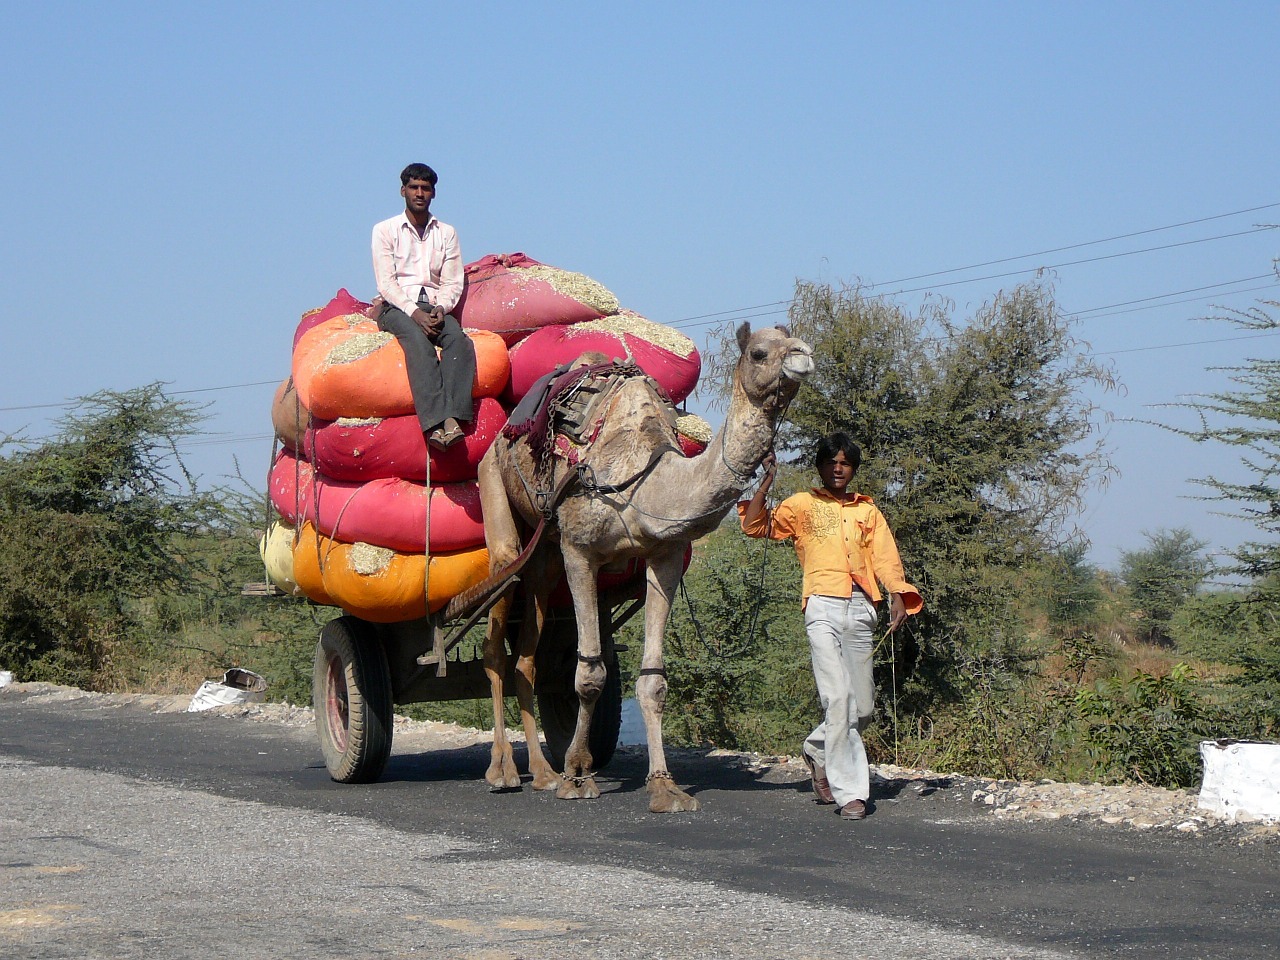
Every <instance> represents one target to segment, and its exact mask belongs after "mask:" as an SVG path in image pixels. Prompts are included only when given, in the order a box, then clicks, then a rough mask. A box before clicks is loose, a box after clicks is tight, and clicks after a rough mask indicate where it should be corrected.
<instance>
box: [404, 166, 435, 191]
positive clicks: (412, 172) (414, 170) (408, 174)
mask: <svg viewBox="0 0 1280 960" xmlns="http://www.w3.org/2000/svg"><path fill="white" fill-rule="evenodd" d="M410 180H425V181H427V183H429V184H431V185H432V186H433V187H434V186H435V185H436V184H437V183H439V182H440V178H439V177H437V176H436V172H435V171H434V170H432V169H431V168H430V167H428V166H427V165H426V164H425V163H411V164H409V165H408V166H407V167H405V168H404V169H403V170H401V171H400V186H402V187H407V186H408V185H409V181H410Z"/></svg>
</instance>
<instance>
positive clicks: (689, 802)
mask: <svg viewBox="0 0 1280 960" xmlns="http://www.w3.org/2000/svg"><path fill="white" fill-rule="evenodd" d="M683 554H684V550H683V545H681V549H679V550H668V551H666V552H665V553H663V554H661V555H659V556H651V557H649V558H648V570H647V573H646V579H647V581H648V589H647V591H646V594H645V604H644V657H643V659H642V660H641V661H640V676H639V678H638V679H637V680H636V700H637V701H639V703H640V714H641V716H643V717H644V729H645V733H646V735H647V737H648V740H649V777H648V780H647V781H646V787H647V789H648V791H649V809H650V811H652V812H653V813H682V812H685V811H691V810H697V809H698V801H697V799H695V798H694V797H691V796H689V794H687V793H685V792H684V791H683V790H681V789H680V788H679V787H677V786H676V783H675V781H674V780H673V779H672V778H671V774H670V773H669V772H668V771H667V754H666V751H665V750H664V749H663V746H662V711H663V708H664V706H665V705H666V701H667V671H666V667H665V665H664V663H663V638H664V635H665V634H666V629H667V617H668V615H669V614H670V612H671V601H672V598H673V597H674V596H675V593H676V589H677V588H678V587H679V586H680V577H681V575H682V573H683V570H684V555H683Z"/></svg>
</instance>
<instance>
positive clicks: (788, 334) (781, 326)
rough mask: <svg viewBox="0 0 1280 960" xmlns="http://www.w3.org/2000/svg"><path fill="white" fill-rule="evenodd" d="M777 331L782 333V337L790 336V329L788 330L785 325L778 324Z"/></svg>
mask: <svg viewBox="0 0 1280 960" xmlns="http://www.w3.org/2000/svg"><path fill="white" fill-rule="evenodd" d="M778 329H779V330H781V331H782V335H783V336H784V337H790V336H791V328H790V327H789V326H787V325H786V324H785V323H780V324H778Z"/></svg>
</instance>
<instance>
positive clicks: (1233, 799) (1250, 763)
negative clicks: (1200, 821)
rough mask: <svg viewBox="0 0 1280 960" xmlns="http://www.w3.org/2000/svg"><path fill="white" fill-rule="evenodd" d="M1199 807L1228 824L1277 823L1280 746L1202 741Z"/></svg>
mask: <svg viewBox="0 0 1280 960" xmlns="http://www.w3.org/2000/svg"><path fill="white" fill-rule="evenodd" d="M1200 758H1201V759H1202V760H1203V761H1204V782H1203V783H1202V784H1201V787H1200V800H1199V807H1200V809H1201V810H1210V811H1212V812H1214V813H1216V814H1218V815H1219V816H1222V817H1226V818H1227V819H1229V820H1262V821H1265V822H1269V823H1271V822H1275V821H1280V743H1258V742H1251V741H1248V740H1202V741H1201V742H1200Z"/></svg>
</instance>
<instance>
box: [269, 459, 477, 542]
mask: <svg viewBox="0 0 1280 960" xmlns="http://www.w3.org/2000/svg"><path fill="white" fill-rule="evenodd" d="M269 490H270V493H271V503H272V505H273V506H275V508H276V510H277V511H279V513H280V516H282V517H284V519H285V520H287V521H289V523H291V524H292V525H294V526H295V527H296V526H301V525H302V523H303V521H304V520H305V521H307V522H309V523H311V524H313V525H314V526H315V527H316V528H318V529H319V531H320V532H321V533H322V534H324V535H325V536H326V537H330V538H331V539H333V540H339V541H342V542H344V543H371V544H373V545H374V546H378V547H388V548H390V549H392V550H399V551H403V552H406V553H426V552H427V550H426V546H425V544H426V533H427V530H426V525H427V506H428V504H430V509H431V550H430V552H431V553H433V554H434V553H440V552H441V551H447V550H464V549H467V548H468V547H477V546H480V545H481V544H483V543H484V522H483V521H482V519H481V516H480V487H479V485H478V484H477V483H476V481H474V480H462V481H459V482H457V483H439V484H433V485H432V486H431V488H430V491H429V492H428V488H427V487H426V485H425V484H422V483H419V482H415V481H413V480H401V479H399V478H397V477H390V478H385V479H381V480H370V481H368V482H367V483H353V482H350V481H343V480H331V479H329V478H328V477H325V476H324V475H322V474H319V473H316V472H315V471H313V470H312V469H311V465H310V464H308V463H305V462H303V461H301V460H298V459H297V458H296V457H295V456H293V454H291V453H290V452H288V451H287V450H284V451H281V452H280V454H279V455H278V456H277V458H276V465H275V467H274V468H273V469H272V471H271V477H270V481H269Z"/></svg>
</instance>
